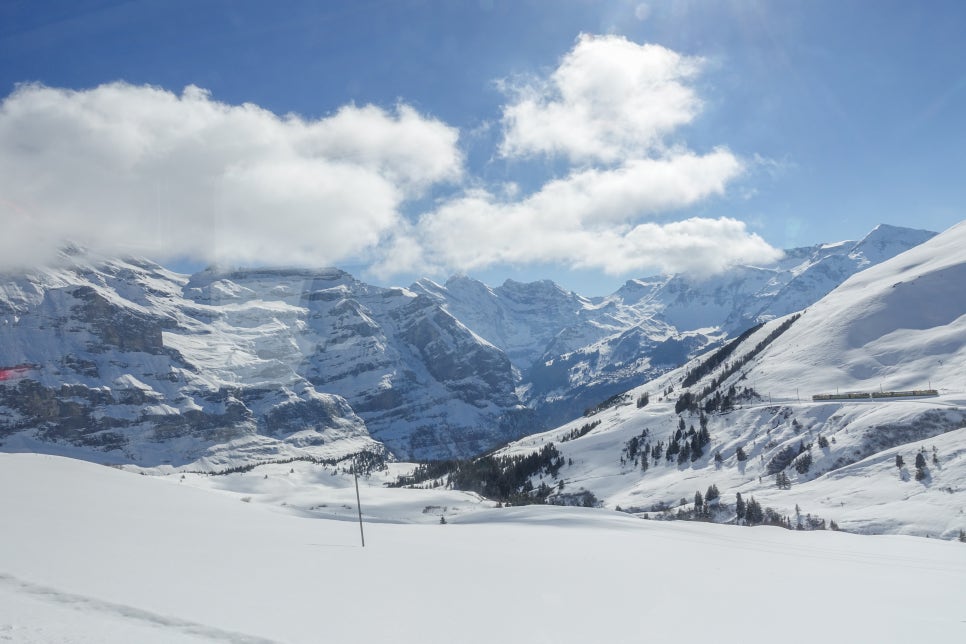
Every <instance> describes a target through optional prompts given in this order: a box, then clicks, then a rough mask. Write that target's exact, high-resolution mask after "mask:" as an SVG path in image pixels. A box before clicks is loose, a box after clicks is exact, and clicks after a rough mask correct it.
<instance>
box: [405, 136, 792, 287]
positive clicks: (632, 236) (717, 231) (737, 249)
mask: <svg viewBox="0 0 966 644" xmlns="http://www.w3.org/2000/svg"><path fill="white" fill-rule="evenodd" d="M740 172H741V165H740V163H739V162H738V161H737V159H736V158H735V157H734V156H733V155H731V154H730V153H729V152H727V151H726V150H718V151H716V152H714V153H712V154H709V155H705V156H696V155H694V154H689V153H682V154H679V155H677V156H674V157H671V158H668V159H662V160H646V159H645V160H636V161H634V162H630V163H627V164H626V165H624V166H621V167H620V168H618V169H615V170H609V171H602V170H584V171H580V172H576V173H574V174H572V175H571V176H569V177H567V178H566V179H561V180H558V181H553V182H550V183H548V184H547V185H545V186H544V187H543V189H541V190H540V191H538V192H537V193H535V194H533V195H531V196H529V197H527V198H525V199H521V200H519V201H506V200H501V199H500V198H499V197H498V196H497V195H495V194H493V193H491V192H489V191H485V190H475V191H470V192H468V193H467V194H465V195H463V196H462V197H460V198H459V199H453V200H450V201H448V202H446V203H444V204H443V205H442V206H441V207H440V208H438V209H437V210H435V211H433V212H431V213H429V214H427V215H424V216H423V217H422V218H421V219H420V220H419V222H418V225H417V227H416V230H417V231H418V235H419V239H420V240H421V241H420V243H421V245H422V248H423V253H424V256H425V257H426V258H427V259H429V260H430V261H431V262H433V263H435V264H436V265H437V266H440V267H443V268H454V267H458V268H460V269H462V270H470V269H477V268H484V267H487V266H491V265H494V264H501V263H508V264H516V265H520V264H528V263H535V262H539V263H555V264H562V265H565V266H571V267H574V268H593V269H600V270H603V271H605V272H607V273H610V274H615V275H619V274H624V273H628V272H631V271H641V270H649V269H650V270H653V269H654V268H657V269H660V270H663V271H667V272H677V271H688V272H691V273H697V274H710V273H714V272H718V271H721V270H724V269H726V268H728V267H730V266H733V265H735V264H737V263H755V262H761V263H767V262H770V261H773V260H775V259H777V258H778V257H779V255H780V253H779V252H778V251H776V250H775V249H773V248H772V247H771V246H769V245H768V244H767V243H766V242H765V241H764V240H763V239H761V238H760V237H759V236H758V235H755V234H751V233H749V232H748V231H747V229H746V227H745V225H744V224H743V223H742V222H740V221H737V220H735V219H729V218H720V219H711V218H690V219H687V220H684V221H679V222H669V223H657V222H639V221H636V220H637V219H639V215H641V214H642V213H645V214H647V213H655V212H660V211H663V210H667V209H673V208H681V207H685V206H688V205H692V204H694V203H697V202H699V201H701V200H703V199H705V198H707V197H709V196H710V195H713V194H720V193H721V192H722V191H723V190H724V187H725V184H726V183H727V181H728V180H729V179H730V178H731V177H734V176H736V175H737V174H738V173H740ZM414 243H415V242H414V241H413V240H410V243H409V244H407V246H406V248H407V250H408V251H409V255H408V256H409V257H410V258H411V257H412V255H413V249H412V246H413V244H414Z"/></svg>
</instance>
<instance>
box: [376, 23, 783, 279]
mask: <svg viewBox="0 0 966 644" xmlns="http://www.w3.org/2000/svg"><path fill="white" fill-rule="evenodd" d="M701 66H702V61H701V60H700V59H698V58H689V57H686V56H682V55H680V54H677V53H676V52H673V51H671V50H669V49H666V48H664V47H660V46H657V45H638V44H635V43H632V42H630V41H628V40H627V39H625V38H623V37H620V36H587V35H584V36H581V37H580V38H579V39H578V40H577V42H576V44H575V46H574V48H573V49H572V50H571V51H570V52H569V53H567V54H566V55H565V56H564V57H563V58H562V59H561V61H560V64H559V66H558V67H557V68H556V69H555V70H553V71H552V72H551V73H549V74H548V75H547V76H546V78H542V79H528V80H527V81H526V82H522V83H521V82H516V83H510V82H507V83H505V84H504V85H505V87H506V88H507V91H508V92H509V94H510V99H511V100H510V102H509V103H508V104H507V105H506V106H505V107H504V110H503V119H502V126H503V139H502V142H501V144H500V152H501V154H502V155H503V156H505V157H513V158H516V159H526V158H529V157H532V156H536V155H548V156H553V157H558V158H564V159H566V160H568V161H570V163H571V170H570V171H569V173H567V174H566V175H565V176H564V177H561V178H556V179H552V180H550V181H548V182H547V183H545V184H544V185H543V186H541V187H539V188H538V189H536V190H534V191H532V192H531V193H530V194H519V193H518V191H517V190H501V189H499V188H490V189H480V188H476V189H472V190H468V191H467V192H465V193H464V194H463V195H461V196H459V197H456V198H453V199H450V200H448V201H445V202H443V203H442V204H440V205H439V206H438V207H437V208H436V209H434V210H433V211H432V212H429V213H427V214H425V215H423V216H422V217H421V218H420V219H419V221H418V222H417V223H416V226H415V228H414V229H413V230H410V231H404V232H401V233H400V239H399V240H398V241H397V242H396V243H397V245H398V246H399V247H400V248H401V249H405V262H403V261H402V259H400V261H399V262H394V261H393V259H392V258H391V256H390V257H389V258H388V259H387V260H386V261H385V262H384V263H383V264H381V265H380V267H379V268H380V269H382V270H385V271H391V270H392V268H393V266H395V265H402V264H404V263H405V264H407V265H412V263H413V258H414V257H421V258H422V259H423V260H424V262H426V263H428V264H429V265H433V266H436V267H439V269H440V271H445V270H453V269H459V270H472V269H480V268H485V267H489V266H492V265H498V264H504V263H508V264H515V265H521V264H529V263H553V264H558V265H560V264H562V265H565V266H570V267H574V268H592V269H599V270H603V271H605V272H607V273H611V274H624V273H629V272H632V271H643V270H654V269H659V270H663V271H667V272H676V271H688V272H690V273H697V274H710V273H713V272H717V271H721V270H724V269H726V268H728V267H730V266H733V265H735V264H739V263H767V262H771V261H773V260H775V259H777V258H778V257H779V255H780V253H779V252H778V251H776V250H775V249H773V248H772V247H771V246H769V245H768V244H767V243H766V242H765V241H764V240H763V239H761V237H759V236H758V235H755V234H752V233H750V232H749V231H748V230H747V229H746V227H745V225H744V224H743V223H741V222H740V221H737V220H735V219H731V218H708V217H700V218H694V217H692V218H687V219H685V220H684V221H672V222H667V221H663V220H666V218H667V217H668V216H669V215H672V214H673V213H674V212H675V211H681V210H682V209H685V208H688V207H691V206H695V205H697V204H700V203H702V202H704V201H705V200H707V199H710V198H712V197H716V196H722V195H724V194H725V193H726V190H727V188H728V186H729V185H730V184H731V183H732V182H733V181H734V180H735V179H737V178H738V177H740V176H741V175H742V173H743V172H744V171H745V166H746V164H745V163H744V162H743V161H742V160H741V159H739V158H738V157H737V156H736V155H734V154H733V153H732V152H731V151H730V150H728V149H727V148H725V147H719V148H717V149H714V150H712V151H710V152H708V153H705V154H699V153H697V152H694V151H692V150H690V149H688V148H687V147H686V146H684V145H682V144H680V143H675V144H672V143H669V142H668V140H669V137H670V135H671V134H672V133H673V132H674V131H675V130H676V129H677V128H678V127H680V126H681V125H683V124H685V123H688V122H690V121H691V120H693V119H694V118H695V116H696V115H697V113H698V111H699V109H700V106H701V102H700V99H699V98H698V96H697V95H696V93H695V91H694V89H693V87H692V86H691V84H690V82H691V81H692V79H693V78H694V76H695V75H696V74H697V73H698V72H699V71H700V69H701Z"/></svg>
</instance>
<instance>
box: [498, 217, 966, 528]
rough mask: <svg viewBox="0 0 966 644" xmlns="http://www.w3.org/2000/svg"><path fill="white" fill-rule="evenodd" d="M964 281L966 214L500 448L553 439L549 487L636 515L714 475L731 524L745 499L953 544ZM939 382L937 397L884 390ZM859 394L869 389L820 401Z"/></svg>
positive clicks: (964, 352)
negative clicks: (821, 291) (816, 297)
mask: <svg viewBox="0 0 966 644" xmlns="http://www.w3.org/2000/svg"><path fill="white" fill-rule="evenodd" d="M964 280H966V223H964V224H960V225H958V226H955V227H954V228H952V229H950V230H948V231H946V232H945V233H943V234H941V235H939V236H937V237H935V238H934V239H932V240H930V241H928V242H926V243H924V244H922V245H921V246H918V247H916V248H914V249H912V250H910V251H907V252H906V253H903V254H901V255H899V256H897V257H894V258H893V259H891V260H888V261H886V262H883V263H882V264H880V265H878V266H876V267H873V268H870V269H868V270H866V271H864V272H862V273H859V274H857V275H855V276H853V277H852V278H850V279H849V280H847V281H846V282H845V283H844V284H842V285H841V286H840V287H838V288H837V289H835V290H834V291H833V292H832V293H830V294H829V295H828V296H826V297H825V298H823V299H822V300H820V301H819V302H817V303H816V304H814V305H813V306H811V307H810V308H809V309H808V310H807V311H805V312H804V313H803V314H801V315H800V316H798V315H794V316H787V317H785V318H778V319H775V320H772V321H771V322H768V323H766V324H764V325H762V326H761V327H760V328H757V329H755V330H753V331H751V332H749V333H747V334H744V335H743V336H741V337H740V338H738V339H735V340H734V341H732V342H731V343H730V344H727V345H725V346H724V347H721V348H719V349H718V350H716V351H714V352H709V353H707V354H704V355H702V356H700V357H698V358H696V359H694V360H692V361H690V362H689V363H687V364H686V365H684V366H683V367H681V368H679V369H677V370H675V371H672V372H669V373H668V374H666V375H665V376H662V377H661V378H658V379H657V380H654V381H652V382H650V383H647V384H646V385H643V386H641V387H638V388H636V389H633V390H631V391H630V392H628V394H627V395H626V396H625V397H623V398H618V399H616V400H614V401H612V402H613V403H614V404H613V405H612V406H611V407H609V408H608V409H605V410H603V411H600V412H599V413H597V414H594V415H593V416H592V417H591V418H580V419H578V420H575V421H573V422H571V423H569V424H566V425H564V426H562V427H560V428H558V429H555V430H553V431H550V432H545V433H543V434H539V435H535V436H532V437H528V438H526V439H523V440H521V441H518V442H517V443H514V444H512V445H510V446H509V447H508V448H506V449H505V450H504V451H502V452H501V454H504V455H518V454H524V453H529V452H533V451H534V450H535V449H537V448H540V449H542V448H544V447H545V446H546V445H547V444H549V443H550V442H553V443H554V444H555V446H556V449H557V450H559V452H560V454H561V455H562V458H563V459H564V460H565V461H566V465H564V466H563V467H562V468H561V469H560V472H559V477H558V479H555V480H553V481H552V482H551V483H552V485H557V486H559V484H560V481H563V487H562V489H561V490H560V492H562V493H568V492H571V491H573V492H577V491H580V490H581V489H585V490H589V491H591V492H593V493H594V494H595V495H596V496H597V497H598V498H599V499H601V500H602V501H603V503H604V504H605V505H607V506H609V507H616V506H618V505H619V506H621V507H622V509H625V510H629V511H633V512H635V513H649V514H651V515H655V514H656V515H657V516H668V515H669V514H673V513H675V512H676V509H677V508H681V509H682V510H683V511H685V512H692V511H693V510H694V509H695V508H694V500H695V493H696V492H699V493H700V494H701V495H702V497H703V496H706V493H707V491H708V489H709V488H710V487H711V486H712V485H714V486H716V488H717V490H718V491H720V494H721V497H720V499H717V500H714V502H713V503H711V504H708V507H706V508H705V509H704V512H703V513H704V514H705V515H708V516H710V517H713V518H714V519H715V520H718V521H733V520H734V519H735V503H736V494H737V493H741V494H742V496H743V498H744V499H745V500H747V499H748V498H749V497H751V496H754V497H755V498H756V499H757V500H758V501H759V502H760V503H761V504H763V505H765V506H770V507H773V508H774V509H775V510H776V511H777V512H778V513H779V514H781V515H785V516H787V517H789V518H790V521H791V523H792V524H793V525H794V524H797V523H798V522H799V521H800V520H801V521H802V522H803V523H806V524H807V523H808V519H810V518H812V517H815V518H820V519H824V520H825V521H826V522H831V521H835V522H836V523H837V524H838V525H839V526H840V527H841V528H842V529H846V530H853V531H858V532H873V533H906V534H918V535H930V536H935V537H941V538H946V539H949V538H956V537H958V535H959V534H960V531H962V530H966V483H964V482H966V372H964V371H963V367H962V365H963V364H964V362H966V297H964V294H966V290H964V286H963V284H964V283H966V282H964ZM929 389H935V390H937V393H938V395H935V396H933V395H918V396H899V397H884V395H885V393H887V392H903V391H910V390H929ZM846 392H864V398H856V399H852V400H836V399H831V400H818V401H813V400H812V396H813V395H816V394H836V393H838V394H844V393H846ZM645 393H647V394H648V395H649V400H648V404H647V405H646V406H644V407H642V408H638V406H637V404H638V400H639V399H640V398H641V396H642V395H643V394H645ZM924 393H925V392H924ZM873 394H876V395H875V396H873ZM641 402H643V400H642V401H641ZM592 422H599V425H595V426H594V427H593V428H592V429H591V430H590V431H589V432H587V433H585V435H583V436H579V437H576V438H574V439H573V440H566V441H564V440H561V439H562V438H564V437H568V436H570V435H572V434H577V433H581V432H580V430H581V428H587V427H589V423H592ZM739 450H740V452H741V453H740V454H739ZM645 451H646V455H643V453H644V452H645ZM742 457H744V458H742ZM917 461H918V462H917ZM779 477H787V480H786V479H780V480H779ZM537 483H538V481H534V485H537ZM779 483H781V485H779ZM682 500H683V501H684V503H682Z"/></svg>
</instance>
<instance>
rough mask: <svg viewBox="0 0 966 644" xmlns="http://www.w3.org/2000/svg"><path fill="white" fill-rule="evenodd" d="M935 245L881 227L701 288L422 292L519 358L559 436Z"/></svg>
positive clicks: (460, 284)
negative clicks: (585, 414) (618, 399)
mask: <svg viewBox="0 0 966 644" xmlns="http://www.w3.org/2000/svg"><path fill="white" fill-rule="evenodd" d="M934 234H935V233H931V232H928V231H922V230H913V229H909V228H899V227H895V226H888V225H880V226H877V227H876V228H875V229H874V230H873V231H871V232H870V233H869V234H868V235H867V236H866V237H865V238H863V239H862V240H860V241H858V242H854V241H845V242H837V243H833V244H821V245H817V246H814V247H808V248H796V249H791V250H788V251H786V252H785V256H784V258H783V259H781V260H779V261H778V262H776V263H775V264H773V265H770V266H738V267H735V268H732V269H730V270H728V271H725V272H724V273H722V274H720V275H716V276H712V277H708V278H705V279H700V280H696V279H694V278H691V277H688V276H686V275H670V276H658V277H650V278H644V279H637V280H629V281H628V282H627V283H626V284H625V285H624V286H622V287H621V288H620V289H618V290H617V291H616V292H615V293H613V294H611V295H609V296H606V297H600V298H585V297H581V296H579V295H577V294H575V293H570V292H567V291H565V290H564V289H562V288H560V287H559V286H558V285H556V284H554V283H553V282H548V281H543V282H534V283H531V284H520V283H517V282H513V281H507V282H506V283H505V284H503V285H502V286H499V287H495V288H491V287H488V286H486V285H484V284H482V283H481V282H478V281H476V280H473V279H471V278H468V277H465V276H458V277H454V278H452V279H450V280H448V281H447V282H446V284H445V285H440V284H436V283H434V282H431V281H429V280H421V281H419V282H417V283H416V284H414V285H413V286H412V287H411V288H412V289H413V290H414V291H417V292H421V293H423V294H425V295H427V296H428V297H431V298H434V299H435V300H436V301H438V302H439V303H440V304H441V305H442V306H444V307H445V308H446V309H447V310H448V311H449V312H451V313H452V314H453V315H454V316H456V317H457V318H458V319H460V320H461V321H463V322H464V323H465V324H466V325H467V326H468V327H470V328H471V329H473V331H474V332H476V333H477V334H479V335H480V336H482V337H483V338H485V339H486V340H487V341H489V342H491V343H492V344H494V345H495V346H497V347H500V348H501V349H503V350H504V351H505V352H506V353H507V356H508V357H509V358H510V360H511V361H512V362H513V365H514V367H515V368H516V370H517V371H518V372H519V384H518V388H519V392H520V395H521V398H522V399H523V401H524V402H526V403H527V404H528V405H529V406H530V407H532V408H533V409H534V410H535V411H536V417H537V420H538V421H539V422H540V423H542V424H544V425H545V426H548V425H555V424H559V423H561V422H564V421H566V420H567V419H569V418H572V417H573V416H575V415H577V414H580V413H582V411H583V410H584V409H587V408H588V407H593V406H594V405H595V404H597V403H599V402H600V401H602V400H604V399H606V398H608V397H609V396H611V395H613V394H615V393H619V392H622V391H626V390H627V389H629V388H631V387H634V386H637V385H639V384H641V383H642V382H645V381H646V380H650V379H652V378H655V377H657V376H659V375H660V374H662V373H664V372H666V371H668V370H670V369H673V368H674V367H676V366H678V365H680V364H681V363H682V362H684V361H685V360H687V359H688V358H689V357H691V356H693V355H695V354H696V353H699V352H700V351H701V350H702V349H705V348H708V347H711V346H715V345H716V344H718V343H720V342H721V341H722V340H723V339H724V338H726V337H729V336H734V335H736V334H738V333H740V332H742V331H744V330H745V329H747V328H748V327H750V326H752V325H754V324H756V323H758V322H761V321H765V320H770V319H774V318H775V317H780V316H783V315H786V314H789V313H792V312H794V311H799V310H801V309H803V308H806V307H808V306H809V305H811V304H813V303H814V302H816V301H818V300H819V299H821V298H822V297H823V296H824V295H826V294H827V293H828V292H829V291H831V290H832V289H834V288H835V287H836V286H838V285H839V284H841V283H842V282H843V281H844V280H846V279H847V278H848V277H849V276H851V275H853V274H855V273H856V272H858V271H861V270H864V269H866V268H868V267H870V266H874V265H875V264H878V263H879V262H882V261H884V260H886V259H888V258H890V257H893V256H895V255H897V254H899V253H901V252H903V251H905V250H908V249H910V248H913V247H915V246H916V245H918V244H921V243H922V242H924V241H926V240H928V239H930V238H931V237H932V236H933V235H934Z"/></svg>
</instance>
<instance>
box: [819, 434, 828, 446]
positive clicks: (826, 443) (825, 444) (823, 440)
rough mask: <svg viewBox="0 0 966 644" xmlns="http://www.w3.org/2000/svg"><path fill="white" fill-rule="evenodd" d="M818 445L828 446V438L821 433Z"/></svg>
mask: <svg viewBox="0 0 966 644" xmlns="http://www.w3.org/2000/svg"><path fill="white" fill-rule="evenodd" d="M818 446H819V447H828V439H827V438H825V437H824V436H822V435H821V434H819V435H818Z"/></svg>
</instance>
